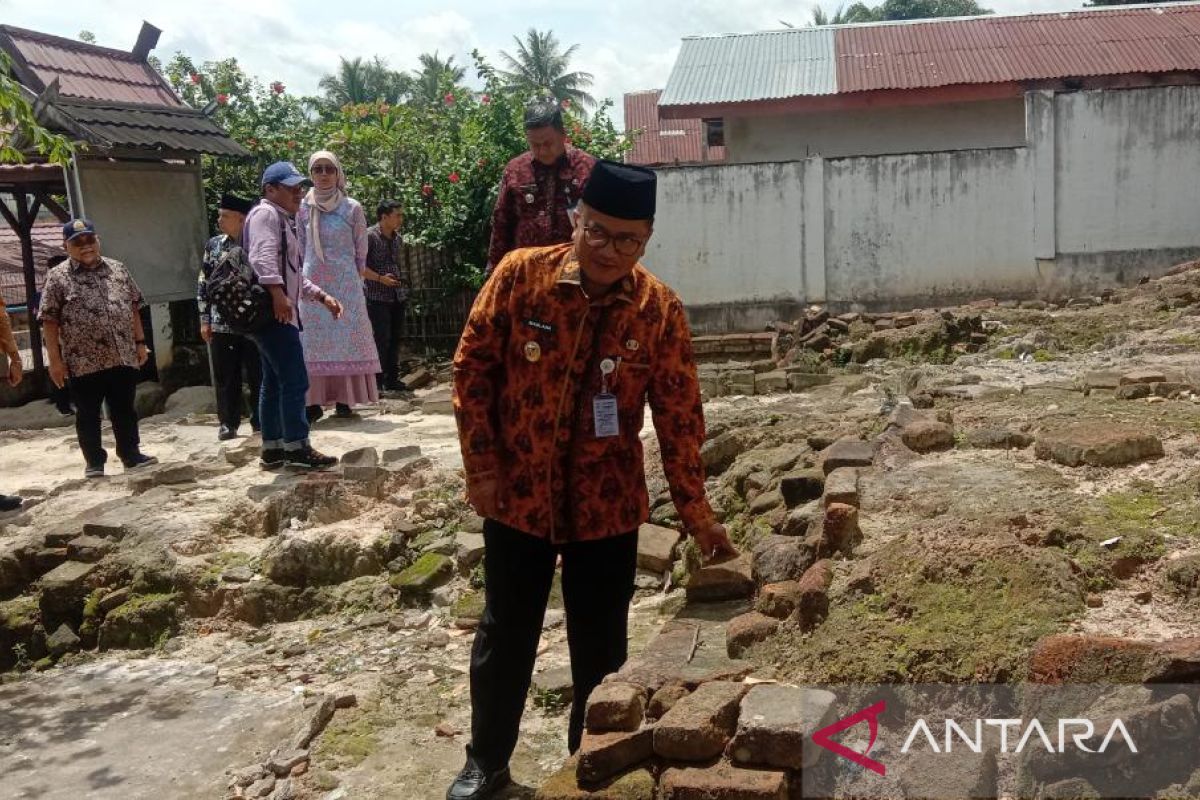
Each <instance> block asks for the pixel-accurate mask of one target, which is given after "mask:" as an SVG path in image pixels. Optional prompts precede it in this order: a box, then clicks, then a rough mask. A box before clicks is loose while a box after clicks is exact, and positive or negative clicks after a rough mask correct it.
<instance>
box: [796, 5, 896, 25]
mask: <svg viewBox="0 0 1200 800" xmlns="http://www.w3.org/2000/svg"><path fill="white" fill-rule="evenodd" d="M881 18H882V17H881V14H880V10H879V8H871V7H869V6H867V5H866V4H864V3H855V4H854V5H852V6H850V7H849V8H847V7H846V6H845V5H840V6H838V7H837V9H836V10H835V11H834V12H833V15H832V16H831V15H830V14H829V12H827V11H826V10H825V9H823V8H821V7H820V6H815V7H814V8H813V16H812V24H813V25H850V24H852V23H855V22H878V21H880V19H881Z"/></svg>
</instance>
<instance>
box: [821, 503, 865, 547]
mask: <svg viewBox="0 0 1200 800" xmlns="http://www.w3.org/2000/svg"><path fill="white" fill-rule="evenodd" d="M822 530H823V532H824V535H825V540H826V541H827V542H828V543H829V546H830V547H831V548H832V549H834V550H837V551H838V552H841V553H845V554H846V555H850V554H852V553H853V552H854V548H855V547H857V546H858V544H859V542H861V541H862V531H861V530H860V529H859V527H858V509H857V508H855V507H854V506H848V505H846V504H845V503H830V504H829V506H828V507H827V508H826V509H825V521H824V527H823V529H822Z"/></svg>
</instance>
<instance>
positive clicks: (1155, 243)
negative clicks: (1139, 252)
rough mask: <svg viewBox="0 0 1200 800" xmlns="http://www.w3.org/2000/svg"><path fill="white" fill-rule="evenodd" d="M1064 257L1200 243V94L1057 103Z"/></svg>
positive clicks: (1113, 95) (1108, 95) (1195, 90)
mask: <svg viewBox="0 0 1200 800" xmlns="http://www.w3.org/2000/svg"><path fill="white" fill-rule="evenodd" d="M1054 119H1055V151H1056V152H1057V154H1058V158H1057V162H1058V163H1057V170H1056V172H1057V178H1058V180H1057V201H1056V208H1057V229H1058V251H1059V252H1061V253H1102V252H1106V251H1112V250H1131V249H1141V248H1154V249H1156V248H1174V247H1194V246H1196V245H1197V244H1200V87H1196V86H1177V87H1164V88H1160V89H1137V90H1129V91H1124V92H1079V93H1076V94H1069V95H1058V96H1057V97H1055V102H1054Z"/></svg>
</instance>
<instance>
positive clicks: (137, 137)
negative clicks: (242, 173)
mask: <svg viewBox="0 0 1200 800" xmlns="http://www.w3.org/2000/svg"><path fill="white" fill-rule="evenodd" d="M160 34H161V31H159V29H158V28H156V27H154V26H153V25H150V24H149V23H143V25H142V29H141V32H140V33H139V35H138V37H137V41H136V43H135V44H134V46H133V48H132V49H131V50H129V51H125V50H117V49H113V48H109V47H101V46H99V45H95V44H89V43H87V42H80V41H75V40H72V39H66V38H63V37H60V36H52V35H50V34H45V33H40V32H37V31H31V30H25V29H23V28H17V27H14V26H11V25H0V50H3V51H4V53H6V54H7V55H8V57H9V60H10V62H11V63H10V68H11V71H12V74H13V77H14V78H15V79H16V80H17V81H18V82H19V83H20V84H21V86H22V87H24V89H25V90H26V92H27V93H28V96H29V99H30V100H31V101H32V102H33V103H34V108H35V111H36V112H37V115H38V119H39V121H40V122H41V123H42V124H43V125H45V126H46V127H47V128H49V129H51V130H53V131H55V132H59V133H63V134H65V135H67V136H68V137H70V138H71V139H73V140H74V141H76V142H77V143H78V145H79V146H78V148H77V152H76V156H75V158H74V159H73V162H72V163H71V165H70V166H69V167H68V168H66V169H63V168H61V167H58V166H54V165H50V164H44V163H37V162H36V161H35V160H32V159H31V161H30V163H27V164H21V165H3V166H0V213H2V215H3V217H4V218H5V220H6V221H7V222H8V224H9V226H10V227H11V228H12V229H13V231H14V233H15V234H16V236H17V239H18V241H19V247H20V250H21V257H22V265H23V267H24V270H23V272H24V276H23V277H24V278H25V280H24V284H25V289H26V297H25V304H26V305H28V304H29V303H31V302H32V300H33V296H34V293H35V292H37V291H38V290H39V289H40V278H41V275H42V274H43V273H42V270H41V269H40V268H41V267H42V266H43V264H41V263H37V260H38V258H39V254H38V252H37V246H36V245H35V236H34V230H35V227H36V226H37V225H38V224H39V222H40V223H42V224H46V223H47V222H48V221H51V222H52V221H53V219H54V218H57V219H60V220H62V219H66V218H68V217H69V216H86V217H88V218H90V219H92V220H93V221H94V222H95V223H96V226H97V229H98V230H99V232H100V235H101V237H102V240H103V251H104V253H105V255H108V256H111V257H113V258H116V259H118V260H120V261H123V262H124V263H125V264H126V266H128V267H129V269H130V272H131V273H132V274H133V276H134V278H135V279H136V280H137V282H138V284H139V285H140V286H141V288H142V291H143V293H144V294H145V296H146V300H147V302H148V303H150V305H151V329H152V336H153V337H154V339H155V344H156V346H155V347H154V350H155V357H156V366H157V367H158V369H160V370H162V369H164V368H166V367H169V366H170V365H171V359H172V348H171V341H172V338H173V336H172V328H171V313H170V304H171V303H175V302H181V301H190V300H191V298H192V297H193V295H194V291H195V281H196V273H197V270H198V269H199V268H200V257H201V251H202V246H203V243H204V241H205V240H206V239H207V237H208V235H209V231H208V221H207V219H206V214H205V205H204V187H203V184H202V179H201V163H200V160H201V157H202V156H204V155H210V156H227V157H234V158H240V157H249V155H250V153H249V152H248V151H247V150H246V149H245V148H243V147H242V146H241V145H239V144H238V143H237V142H235V141H234V140H233V139H232V138H230V136H229V135H228V134H227V133H226V132H225V131H224V130H222V129H221V128H220V126H218V125H217V124H216V123H215V122H214V121H213V120H212V119H210V118H209V117H208V116H207V115H205V114H204V113H203V112H202V111H199V110H196V109H193V108H191V107H189V106H187V105H186V104H184V103H183V102H182V101H181V100H180V99H179V98H178V97H177V96H176V95H175V93H174V91H173V90H172V89H171V87H170V85H169V84H168V83H167V82H166V80H165V79H164V78H163V77H162V76H161V75H160V74H159V73H158V72H157V70H155V68H154V67H153V65H151V64H150V62H149V55H150V52H151V51H152V50H153V49H154V47H155V46H156V45H157V44H158V39H159V35H160ZM60 199H65V202H58V200H60ZM39 216H40V219H39ZM47 217H50V219H49V220H48V219H47ZM0 245H2V243H0ZM4 260H5V259H4V255H3V254H0V264H3V263H4ZM3 282H4V281H3V279H0V283H3ZM5 299H6V302H10V303H11V298H9V297H8V295H7V294H6V296H5ZM30 338H31V339H32V340H33V341H32V342H31V344H32V350H33V352H32V353H31V355H32V359H31V363H32V364H33V365H34V366H35V367H41V366H42V365H41V347H40V342H39V341H38V336H37V331H36V329H33V330H31V331H30Z"/></svg>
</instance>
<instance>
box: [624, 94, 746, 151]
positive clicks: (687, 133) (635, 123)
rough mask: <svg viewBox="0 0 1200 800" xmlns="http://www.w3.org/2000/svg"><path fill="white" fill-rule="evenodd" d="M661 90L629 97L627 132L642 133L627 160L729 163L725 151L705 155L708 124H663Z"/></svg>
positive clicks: (679, 121)
mask: <svg viewBox="0 0 1200 800" xmlns="http://www.w3.org/2000/svg"><path fill="white" fill-rule="evenodd" d="M661 94H662V90H661V89H655V90H653V91H646V92H630V93H629V94H627V95H625V129H626V130H627V131H632V130H638V129H641V130H642V134H641V135H640V136H638V137H637V138H636V139H634V142H633V149H632V150H631V151H630V152H629V153H628V154H627V155H626V156H625V160H626V161H627V162H628V163H630V164H641V165H643V166H654V165H658V164H697V163H713V162H720V161H724V160H725V148H724V147H710V148H708V153H707V154H705V152H704V123H703V122H702V121H701V120H699V119H671V120H665V121H664V120H661V119H660V118H659V116H658V98H659V96H660V95H661Z"/></svg>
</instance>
